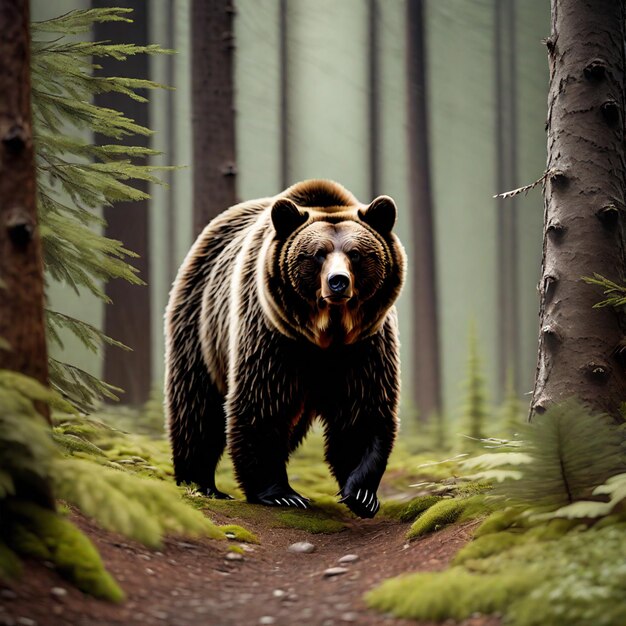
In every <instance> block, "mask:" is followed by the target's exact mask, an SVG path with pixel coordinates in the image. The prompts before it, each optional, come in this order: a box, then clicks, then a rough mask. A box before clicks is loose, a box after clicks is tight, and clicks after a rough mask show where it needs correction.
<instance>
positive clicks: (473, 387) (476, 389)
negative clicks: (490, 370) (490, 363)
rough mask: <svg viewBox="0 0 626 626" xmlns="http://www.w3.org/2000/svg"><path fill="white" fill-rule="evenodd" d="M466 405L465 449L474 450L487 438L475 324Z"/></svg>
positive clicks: (484, 402)
mask: <svg viewBox="0 0 626 626" xmlns="http://www.w3.org/2000/svg"><path fill="white" fill-rule="evenodd" d="M465 389H466V395H465V405H464V407H463V414H462V417H461V422H460V423H461V432H462V434H463V435H465V436H466V437H465V438H464V443H463V446H462V447H463V448H468V449H470V448H473V447H475V445H476V442H477V441H478V440H480V439H483V438H484V437H485V432H484V431H485V420H486V418H487V401H486V394H485V380H484V377H483V374H482V365H481V361H480V356H479V352H478V336H477V333H476V325H475V324H474V322H472V323H471V324H470V328H469V338H468V358H467V379H466V381H465Z"/></svg>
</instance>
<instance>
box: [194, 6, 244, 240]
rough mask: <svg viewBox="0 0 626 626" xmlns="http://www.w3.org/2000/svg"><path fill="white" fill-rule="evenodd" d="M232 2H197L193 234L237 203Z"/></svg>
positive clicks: (195, 10) (195, 11) (195, 9)
mask: <svg viewBox="0 0 626 626" xmlns="http://www.w3.org/2000/svg"><path fill="white" fill-rule="evenodd" d="M234 15H235V9H234V6H233V3H232V0H193V1H192V7H191V66H192V67H191V81H192V106H193V115H192V123H193V137H194V139H193V204H194V220H193V224H194V234H195V235H198V234H199V233H200V232H201V231H202V229H203V228H204V227H205V226H206V224H207V223H208V222H209V220H211V219H213V218H214V217H215V216H216V215H219V214H220V213H221V212H222V211H223V210H224V209H226V208H228V207H229V206H231V205H233V204H235V203H236V187H235V182H236V174H237V167H236V165H235V107H234V85H233V48H234V32H233V27H234V24H233V20H234Z"/></svg>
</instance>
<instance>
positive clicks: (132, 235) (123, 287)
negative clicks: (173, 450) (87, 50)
mask: <svg viewBox="0 0 626 626" xmlns="http://www.w3.org/2000/svg"><path fill="white" fill-rule="evenodd" d="M92 5H93V6H94V7H95V8H98V7H111V6H113V7H122V8H131V9H134V10H133V13H132V15H131V17H132V20H133V21H132V23H127V22H101V23H96V24H95V27H94V38H95V39H96V40H97V41H111V42H113V43H126V42H128V41H132V42H133V43H135V44H138V45H147V44H148V6H149V3H148V2H133V0H92ZM98 64H99V65H100V66H101V67H102V75H103V76H119V75H120V74H123V75H124V76H127V77H129V78H146V77H147V76H148V75H149V64H148V59H147V56H146V55H145V54H139V55H135V56H130V57H128V58H127V59H126V61H125V63H124V65H123V67H122V66H120V65H119V63H118V62H117V61H115V59H113V58H103V59H100V60H99V61H98ZM138 92H139V93H140V94H141V95H143V96H145V95H146V94H145V93H142V90H138ZM95 102H96V104H97V105H99V106H103V107H107V108H110V109H115V110H117V111H122V112H123V113H124V114H125V115H126V117H128V118H130V119H132V120H134V121H135V122H137V123H138V124H140V125H141V126H149V123H148V106H147V104H146V103H145V102H138V101H137V100H133V99H131V98H128V97H127V96H124V95H121V94H119V93H115V92H110V93H99V94H97V95H96V96H95ZM96 141H97V142H98V143H107V142H108V139H107V138H103V137H100V138H97V139H96ZM148 142H149V140H148V138H147V137H141V136H133V137H132V138H131V137H127V138H126V139H122V140H120V142H119V143H120V144H125V145H136V146H143V147H148ZM133 186H134V187H136V188H137V189H140V190H141V191H143V192H147V190H148V184H147V182H145V181H137V182H135V183H134V184H133ZM104 219H105V220H106V223H107V227H106V233H105V234H106V236H107V237H109V238H111V239H117V240H118V241H123V242H124V245H125V246H126V247H127V248H128V249H130V250H132V251H133V252H136V253H137V254H138V255H139V258H137V259H136V260H135V261H134V262H133V265H134V266H135V267H136V268H137V269H138V270H139V276H140V277H141V278H142V279H143V280H144V282H146V283H148V282H149V269H150V266H149V263H148V258H149V257H148V254H149V245H148V233H149V228H148V219H149V218H148V200H141V201H139V202H127V201H124V202H117V203H116V204H115V205H114V206H112V207H106V208H105V210H104ZM106 294H107V296H108V297H109V298H110V299H111V301H112V304H110V305H108V306H107V307H105V323H104V331H105V333H106V334H107V335H108V336H109V337H114V338H115V339H117V340H118V341H121V342H122V343H124V344H126V345H127V346H129V347H131V348H132V352H125V351H122V350H120V349H119V348H116V347H107V348H106V351H105V358H104V379H105V380H106V381H107V382H109V383H111V384H113V385H115V386H116V387H120V388H122V389H124V390H125V392H126V393H125V395H124V396H123V398H122V400H123V401H124V402H127V403H129V404H133V405H137V404H142V403H144V402H145V401H146V400H147V399H148V396H149V393H150V386H151V383H152V365H151V349H150V346H151V341H150V324H151V319H150V291H149V289H148V288H147V287H137V286H136V285H130V284H128V283H127V282H126V281H124V280H121V279H114V280H111V281H110V282H108V283H107V284H106Z"/></svg>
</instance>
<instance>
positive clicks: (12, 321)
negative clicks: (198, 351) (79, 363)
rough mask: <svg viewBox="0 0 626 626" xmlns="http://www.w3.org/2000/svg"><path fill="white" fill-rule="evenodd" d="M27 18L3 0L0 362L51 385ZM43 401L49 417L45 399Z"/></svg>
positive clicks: (20, 4)
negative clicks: (44, 312) (37, 200)
mask: <svg viewBox="0 0 626 626" xmlns="http://www.w3.org/2000/svg"><path fill="white" fill-rule="evenodd" d="M29 19H30V16H29V5H28V1H27V0H0V33H2V37H1V38H0V144H1V145H0V340H2V341H3V342H6V343H3V344H0V369H10V370H14V371H17V372H21V373H22V374H26V375H27V376H31V377H33V378H35V379H37V380H38V381H39V382H41V383H42V384H44V385H47V384H48V357H47V350H46V333H45V324H44V315H43V305H44V287H43V262H42V256H41V240H40V237H39V230H38V228H37V205H36V182H35V162H34V149H33V133H32V116H31V101H30V32H29ZM6 344H8V346H7V345H6ZM3 346H4V347H3ZM9 346H10V348H9ZM38 408H39V410H40V412H42V413H43V414H44V415H45V416H46V417H47V418H49V411H48V408H47V407H44V406H40V407H38Z"/></svg>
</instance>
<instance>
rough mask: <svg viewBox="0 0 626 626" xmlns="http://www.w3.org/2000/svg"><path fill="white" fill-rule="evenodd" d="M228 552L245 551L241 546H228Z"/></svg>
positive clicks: (239, 552) (237, 552) (241, 552)
mask: <svg viewBox="0 0 626 626" xmlns="http://www.w3.org/2000/svg"><path fill="white" fill-rule="evenodd" d="M228 550H229V552H234V553H235V554H245V553H246V551H245V550H244V549H243V548H242V547H241V546H228Z"/></svg>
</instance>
